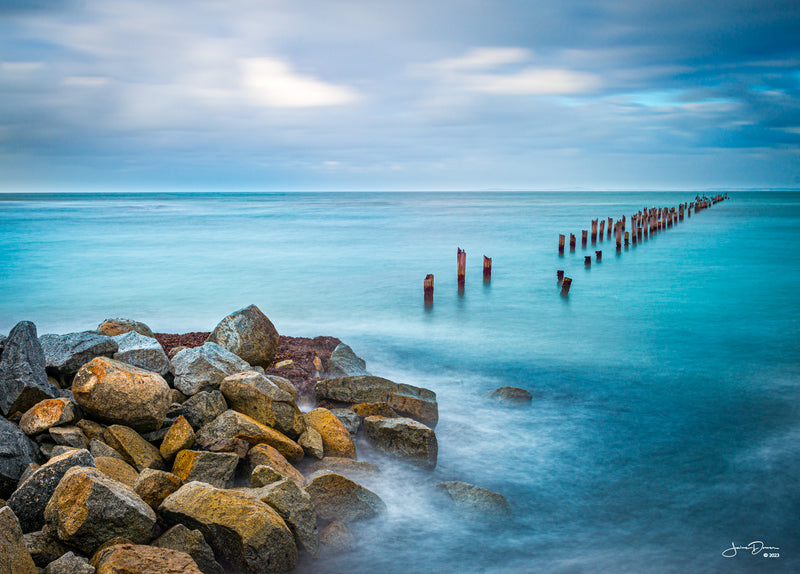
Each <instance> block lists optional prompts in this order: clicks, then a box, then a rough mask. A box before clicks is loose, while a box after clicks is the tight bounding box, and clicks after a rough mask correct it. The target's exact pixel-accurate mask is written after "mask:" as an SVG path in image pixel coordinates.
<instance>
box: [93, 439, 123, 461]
mask: <svg viewBox="0 0 800 574" xmlns="http://www.w3.org/2000/svg"><path fill="white" fill-rule="evenodd" d="M89 452H90V453H92V456H93V457H95V458H97V457H98V456H108V457H111V458H118V459H120V460H122V455H121V454H119V453H118V452H117V451H115V450H114V449H113V448H111V447H110V446H108V445H107V444H106V443H104V442H103V441H101V440H97V439H96V438H93V439H92V440H90V441H89Z"/></svg>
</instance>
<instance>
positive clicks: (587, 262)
mask: <svg viewBox="0 0 800 574" xmlns="http://www.w3.org/2000/svg"><path fill="white" fill-rule="evenodd" d="M583 265H584V266H586V267H591V266H592V256H591V255H586V256H584V258H583Z"/></svg>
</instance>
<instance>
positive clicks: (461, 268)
mask: <svg viewBox="0 0 800 574" xmlns="http://www.w3.org/2000/svg"><path fill="white" fill-rule="evenodd" d="M466 272H467V252H466V251H463V250H462V249H461V248H460V247H459V248H458V292H459V293H462V294H463V293H464V277H465V275H466Z"/></svg>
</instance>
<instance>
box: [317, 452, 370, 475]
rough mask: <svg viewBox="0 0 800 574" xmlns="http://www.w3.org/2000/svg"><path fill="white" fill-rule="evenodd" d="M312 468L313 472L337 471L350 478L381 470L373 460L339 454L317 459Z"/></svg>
mask: <svg viewBox="0 0 800 574" xmlns="http://www.w3.org/2000/svg"><path fill="white" fill-rule="evenodd" d="M310 470H311V472H312V473H317V472H320V471H328V472H335V473H336V474H341V475H343V476H346V477H348V478H360V477H363V476H373V475H375V474H377V473H379V472H380V471H381V469H380V468H378V467H377V466H376V465H374V464H372V463H371V462H366V461H363V460H353V459H352V458H341V457H338V456H326V457H325V458H323V459H322V460H318V461H315V462H313V463H312V464H311V466H310Z"/></svg>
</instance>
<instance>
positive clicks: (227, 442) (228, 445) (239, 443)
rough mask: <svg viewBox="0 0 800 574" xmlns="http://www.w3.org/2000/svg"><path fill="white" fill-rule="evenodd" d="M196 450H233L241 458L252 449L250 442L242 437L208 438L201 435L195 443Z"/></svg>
mask: <svg viewBox="0 0 800 574" xmlns="http://www.w3.org/2000/svg"><path fill="white" fill-rule="evenodd" d="M194 446H195V447H196V448H195V450H207V451H208V452H232V453H235V454H236V455H237V456H238V457H239V458H244V457H246V456H247V451H249V450H250V443H249V442H247V441H246V440H242V439H240V438H208V437H200V440H196V441H195V443H194Z"/></svg>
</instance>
